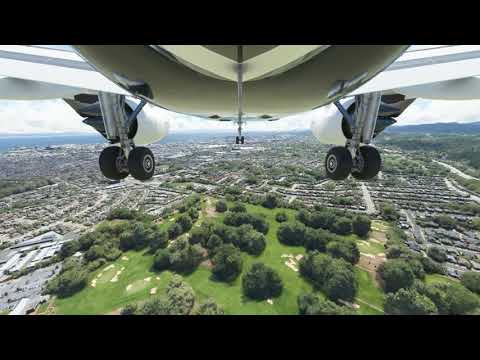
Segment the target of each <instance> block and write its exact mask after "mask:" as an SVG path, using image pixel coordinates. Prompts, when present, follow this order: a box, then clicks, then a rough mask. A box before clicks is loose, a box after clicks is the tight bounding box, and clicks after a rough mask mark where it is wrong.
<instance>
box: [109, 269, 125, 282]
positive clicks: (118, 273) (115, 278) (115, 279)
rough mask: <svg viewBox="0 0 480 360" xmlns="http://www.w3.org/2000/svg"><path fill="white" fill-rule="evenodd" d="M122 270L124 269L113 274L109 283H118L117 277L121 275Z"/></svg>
mask: <svg viewBox="0 0 480 360" xmlns="http://www.w3.org/2000/svg"><path fill="white" fill-rule="evenodd" d="M123 269H125V268H122V270H118V271H117V273H116V274H115V276H114V277H113V278H112V279H111V280H110V282H117V281H118V277H119V276H120V274H121V273H122V271H123Z"/></svg>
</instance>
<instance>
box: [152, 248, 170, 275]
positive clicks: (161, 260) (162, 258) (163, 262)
mask: <svg viewBox="0 0 480 360" xmlns="http://www.w3.org/2000/svg"><path fill="white" fill-rule="evenodd" d="M153 267H154V268H155V270H157V271H163V270H166V269H168V268H169V267H170V252H169V251H168V249H159V250H158V251H157V252H156V253H155V258H154V260H153Z"/></svg>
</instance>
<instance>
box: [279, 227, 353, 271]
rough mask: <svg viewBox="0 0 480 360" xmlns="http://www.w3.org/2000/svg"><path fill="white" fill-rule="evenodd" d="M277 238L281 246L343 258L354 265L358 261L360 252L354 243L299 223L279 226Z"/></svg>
mask: <svg viewBox="0 0 480 360" xmlns="http://www.w3.org/2000/svg"><path fill="white" fill-rule="evenodd" d="M277 238H278V240H279V241H280V242H281V243H282V244H285V245H289V246H305V248H306V249H307V250H318V251H320V252H328V253H329V254H330V255H331V256H333V257H335V258H343V259H345V260H346V261H348V262H350V263H351V264H356V263H357V262H358V260H359V259H360V251H359V250H358V247H357V244H356V243H355V241H353V240H349V239H344V238H342V237H340V236H338V235H335V234H332V233H330V232H329V231H327V230H323V229H321V228H319V229H313V228H311V227H307V226H305V225H304V224H303V223H301V222H299V221H294V222H287V223H283V224H281V225H280V227H279V228H278V231H277Z"/></svg>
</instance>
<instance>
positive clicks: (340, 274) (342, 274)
mask: <svg viewBox="0 0 480 360" xmlns="http://www.w3.org/2000/svg"><path fill="white" fill-rule="evenodd" d="M329 265H330V266H329V267H328V268H327V275H326V281H325V283H324V285H323V291H324V292H325V294H326V295H327V296H328V298H329V299H330V300H333V301H337V300H339V299H343V300H348V301H353V299H354V298H355V295H356V294H357V290H358V282H357V278H356V276H355V271H354V270H353V267H352V266H351V265H350V264H349V263H347V262H346V261H345V260H343V259H334V260H333V261H332V262H331V263H330V264H329Z"/></svg>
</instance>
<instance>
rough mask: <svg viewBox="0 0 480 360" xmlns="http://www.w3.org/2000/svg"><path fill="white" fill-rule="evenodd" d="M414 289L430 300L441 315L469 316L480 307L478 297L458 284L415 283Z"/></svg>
mask: <svg viewBox="0 0 480 360" xmlns="http://www.w3.org/2000/svg"><path fill="white" fill-rule="evenodd" d="M414 287H415V289H416V290H417V291H418V292H419V293H421V294H422V295H425V296H427V297H428V298H429V299H430V300H432V301H433V303H434V304H435V305H436V306H437V309H438V312H439V313H440V314H442V315H464V314H470V313H472V312H474V311H475V310H476V309H478V307H479V306H480V300H479V298H478V296H477V295H475V294H474V293H473V292H471V291H470V290H468V289H467V288H465V287H464V286H462V285H461V284H458V283H434V284H431V285H427V284H424V283H422V282H419V281H417V282H415V285H414Z"/></svg>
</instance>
